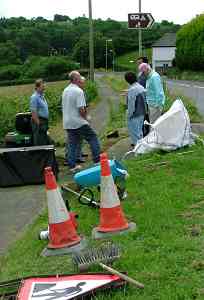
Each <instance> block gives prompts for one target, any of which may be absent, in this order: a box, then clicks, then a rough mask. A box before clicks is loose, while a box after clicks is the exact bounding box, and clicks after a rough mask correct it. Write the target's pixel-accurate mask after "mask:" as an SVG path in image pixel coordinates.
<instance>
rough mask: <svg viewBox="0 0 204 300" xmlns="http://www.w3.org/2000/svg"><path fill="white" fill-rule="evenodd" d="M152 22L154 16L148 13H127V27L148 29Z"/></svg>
mask: <svg viewBox="0 0 204 300" xmlns="http://www.w3.org/2000/svg"><path fill="white" fill-rule="evenodd" d="M153 24H154V18H153V17H152V15H151V14H150V13H135V14H134V13H133V14H128V28H129V29H148V28H151V26H152V25H153Z"/></svg>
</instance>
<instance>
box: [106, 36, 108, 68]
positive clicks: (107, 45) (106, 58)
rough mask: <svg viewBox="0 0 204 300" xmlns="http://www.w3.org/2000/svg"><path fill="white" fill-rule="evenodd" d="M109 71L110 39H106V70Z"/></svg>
mask: <svg viewBox="0 0 204 300" xmlns="http://www.w3.org/2000/svg"><path fill="white" fill-rule="evenodd" d="M107 71H108V40H106V72H107Z"/></svg>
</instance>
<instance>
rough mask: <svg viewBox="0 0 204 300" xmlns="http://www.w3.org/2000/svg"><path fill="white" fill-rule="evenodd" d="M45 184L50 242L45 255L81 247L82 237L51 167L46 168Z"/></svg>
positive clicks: (66, 251)
mask: <svg viewBox="0 0 204 300" xmlns="http://www.w3.org/2000/svg"><path fill="white" fill-rule="evenodd" d="M45 184H46V193H47V201H48V219H49V243H48V246H47V248H46V249H45V250H44V251H43V253H42V254H43V255H45V256H49V255H60V254H66V253H70V252H73V251H76V250H77V251H78V250H79V249H78V247H79V246H80V249H81V241H82V239H81V237H80V236H79V235H78V234H77V232H76V224H74V222H73V217H72V215H71V214H70V213H69V212H68V211H67V208H66V205H65V203H64V200H63V198H62V195H61V193H60V190H59V188H58V186H57V183H56V179H55V176H54V174H53V172H52V169H51V167H47V168H45ZM75 246H76V247H75Z"/></svg>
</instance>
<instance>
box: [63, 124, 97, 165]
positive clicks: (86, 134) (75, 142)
mask: <svg viewBox="0 0 204 300" xmlns="http://www.w3.org/2000/svg"><path fill="white" fill-rule="evenodd" d="M67 133H68V138H69V153H68V159H67V162H68V165H69V167H70V168H74V167H75V165H76V159H77V152H78V149H79V147H80V143H81V141H82V140H83V139H85V140H86V141H87V143H88V144H89V146H90V148H91V152H92V158H93V162H94V163H98V162H99V161H100V145H99V141H98V138H97V136H96V133H95V131H94V130H93V129H92V128H91V127H90V126H89V125H84V126H82V127H80V128H77V129H67Z"/></svg>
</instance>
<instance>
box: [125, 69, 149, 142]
mask: <svg viewBox="0 0 204 300" xmlns="http://www.w3.org/2000/svg"><path fill="white" fill-rule="evenodd" d="M125 80H126V81H127V83H128V84H129V88H128V91H127V123H128V132H129V135H130V138H131V142H132V146H135V145H136V144H137V142H138V140H140V139H141V138H143V131H142V129H143V123H144V116H145V113H146V99H145V89H144V87H143V86H142V85H141V84H139V83H138V82H137V76H136V74H135V73H134V72H127V73H125Z"/></svg>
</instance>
